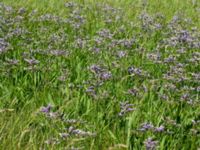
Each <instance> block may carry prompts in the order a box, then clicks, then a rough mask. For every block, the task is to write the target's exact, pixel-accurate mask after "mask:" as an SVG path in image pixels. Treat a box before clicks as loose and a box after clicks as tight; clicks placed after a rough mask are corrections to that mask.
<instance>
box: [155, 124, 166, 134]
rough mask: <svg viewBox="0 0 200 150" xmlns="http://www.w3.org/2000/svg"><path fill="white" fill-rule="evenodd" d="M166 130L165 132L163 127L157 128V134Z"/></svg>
mask: <svg viewBox="0 0 200 150" xmlns="http://www.w3.org/2000/svg"><path fill="white" fill-rule="evenodd" d="M164 130H165V127H164V126H163V125H161V126H160V127H156V128H155V132H163V131H164Z"/></svg>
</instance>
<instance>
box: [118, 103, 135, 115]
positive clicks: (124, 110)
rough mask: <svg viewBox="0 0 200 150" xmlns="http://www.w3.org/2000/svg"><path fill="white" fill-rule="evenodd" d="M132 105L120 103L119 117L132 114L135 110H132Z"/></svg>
mask: <svg viewBox="0 0 200 150" xmlns="http://www.w3.org/2000/svg"><path fill="white" fill-rule="evenodd" d="M133 106H134V105H133V104H129V103H128V101H126V102H120V109H121V111H120V112H119V116H124V115H125V114H127V113H128V112H132V111H134V110H135V108H133Z"/></svg>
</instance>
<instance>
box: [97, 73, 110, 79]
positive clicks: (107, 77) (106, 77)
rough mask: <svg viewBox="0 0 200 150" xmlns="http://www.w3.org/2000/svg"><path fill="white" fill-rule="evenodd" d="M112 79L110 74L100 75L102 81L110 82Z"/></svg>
mask: <svg viewBox="0 0 200 150" xmlns="http://www.w3.org/2000/svg"><path fill="white" fill-rule="evenodd" d="M111 77H112V74H111V73H110V72H103V73H101V75H100V79H102V80H109V79H110V78H111Z"/></svg>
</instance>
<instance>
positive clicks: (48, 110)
mask: <svg viewBox="0 0 200 150" xmlns="http://www.w3.org/2000/svg"><path fill="white" fill-rule="evenodd" d="M51 109H52V105H51V104H48V105H47V106H46V107H44V106H43V107H42V108H41V109H40V111H41V112H43V113H46V114H47V113H49V112H50V110H51Z"/></svg>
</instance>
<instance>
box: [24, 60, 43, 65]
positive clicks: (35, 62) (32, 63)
mask: <svg viewBox="0 0 200 150" xmlns="http://www.w3.org/2000/svg"><path fill="white" fill-rule="evenodd" d="M24 61H25V62H27V63H28V64H29V65H31V66H33V65H37V64H39V63H40V61H39V60H36V59H35V58H32V59H26V58H25V59H24Z"/></svg>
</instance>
